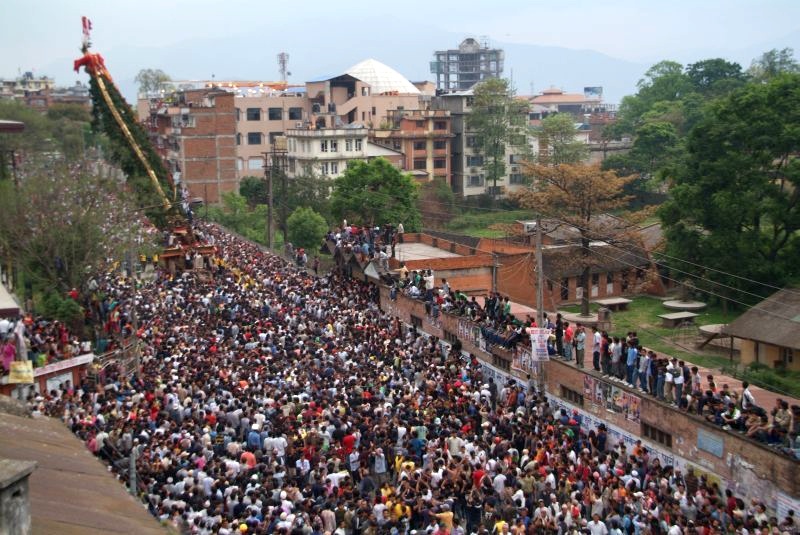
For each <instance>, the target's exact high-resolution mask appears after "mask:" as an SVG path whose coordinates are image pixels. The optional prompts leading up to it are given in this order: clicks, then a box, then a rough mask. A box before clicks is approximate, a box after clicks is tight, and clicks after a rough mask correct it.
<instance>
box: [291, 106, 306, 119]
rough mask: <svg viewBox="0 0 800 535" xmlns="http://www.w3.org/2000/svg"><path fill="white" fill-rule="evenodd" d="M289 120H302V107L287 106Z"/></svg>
mask: <svg viewBox="0 0 800 535" xmlns="http://www.w3.org/2000/svg"><path fill="white" fill-rule="evenodd" d="M289 120H290V121H301V120H303V108H289Z"/></svg>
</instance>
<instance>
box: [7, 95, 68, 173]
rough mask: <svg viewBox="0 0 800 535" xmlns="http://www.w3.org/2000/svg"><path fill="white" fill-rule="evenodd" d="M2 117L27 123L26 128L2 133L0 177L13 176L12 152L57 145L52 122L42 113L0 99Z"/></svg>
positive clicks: (17, 103)
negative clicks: (12, 132) (53, 135)
mask: <svg viewBox="0 0 800 535" xmlns="http://www.w3.org/2000/svg"><path fill="white" fill-rule="evenodd" d="M0 118H2V119H4V120H7V121H19V122H22V123H25V130H24V131H23V132H21V133H15V134H0V178H10V177H11V167H12V163H13V162H12V160H11V154H12V153H14V154H16V155H18V156H22V155H23V153H31V152H44V151H51V150H54V149H55V148H56V147H57V144H56V143H55V141H54V140H53V138H52V123H51V122H50V121H48V119H47V117H45V116H44V115H42V114H41V113H39V112H37V111H35V110H32V109H30V108H28V107H27V106H24V105H23V104H21V103H19V102H14V101H4V100H0Z"/></svg>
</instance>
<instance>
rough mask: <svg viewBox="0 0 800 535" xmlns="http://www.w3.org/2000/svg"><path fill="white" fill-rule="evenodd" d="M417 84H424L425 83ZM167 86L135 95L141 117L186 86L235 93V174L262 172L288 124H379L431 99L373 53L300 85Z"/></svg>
mask: <svg viewBox="0 0 800 535" xmlns="http://www.w3.org/2000/svg"><path fill="white" fill-rule="evenodd" d="M420 85H421V86H422V87H423V88H424V87H425V84H424V83H421V84H420ZM170 87H172V88H174V89H175V91H174V92H165V93H164V94H161V93H160V92H159V93H158V94H153V95H145V96H143V97H142V98H140V99H139V106H138V107H139V117H140V120H146V119H147V117H148V116H149V115H150V113H151V110H152V109H153V108H156V109H158V108H159V107H161V106H172V104H171V103H172V102H174V101H175V100H176V99H177V98H179V97H178V96H179V95H180V94H181V93H182V92H185V91H187V90H188V88H206V89H208V88H215V89H216V90H220V91H225V92H229V93H230V94H231V95H232V96H233V97H234V108H235V114H236V117H235V124H236V130H235V142H236V154H235V158H236V162H235V169H236V176H237V178H238V179H239V180H240V179H241V178H243V177H245V176H250V175H261V174H262V173H263V167H264V164H265V157H264V153H265V152H269V151H270V150H272V146H273V143H274V141H275V139H276V138H277V137H278V136H283V135H287V133H288V132H289V130H301V131H305V130H307V129H317V130H323V129H324V130H340V129H341V128H342V127H344V126H347V125H355V124H358V125H360V126H363V127H365V128H378V127H380V126H381V125H385V124H388V121H389V111H390V110H403V109H410V110H414V109H419V108H420V107H421V106H422V105H423V104H424V103H425V102H426V101H427V100H429V99H430V95H429V94H428V95H426V94H423V93H422V92H421V91H420V89H418V88H417V87H416V86H415V85H414V84H412V83H411V82H409V81H408V80H407V79H406V78H405V77H403V76H402V75H401V74H400V73H398V72H397V71H395V70H394V69H391V68H390V67H388V66H386V65H384V64H382V63H380V62H379V61H376V60H374V59H368V60H365V61H362V62H360V63H358V64H356V65H353V66H352V67H350V68H349V69H347V70H346V71H345V72H344V73H342V74H340V75H337V76H332V77H325V78H319V79H315V80H313V81H309V82H306V84H305V85H303V86H288V85H287V84H286V83H285V82H245V81H230V82H225V81H185V82H172V83H171V84H170ZM365 147H366V145H365ZM370 151H371V154H372V155H377V154H378V153H381V154H382V155H384V156H386V157H389V159H397V154H396V152H395V151H393V150H389V151H387V150H384V149H383V148H380V147H374V148H372V149H370ZM300 160H303V155H302V154H297V155H296V158H295V159H294V161H295V162H297V161H300ZM331 163H335V162H331ZM295 165H299V164H297V163H295ZM337 168H338V164H337ZM319 170H320V171H322V168H321V167H320V169H319ZM340 172H341V171H338V172H337V173H331V172H330V166H329V172H328V175H329V176H335V175H337V174H338V173H340Z"/></svg>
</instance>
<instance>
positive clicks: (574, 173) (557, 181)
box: [515, 164, 634, 316]
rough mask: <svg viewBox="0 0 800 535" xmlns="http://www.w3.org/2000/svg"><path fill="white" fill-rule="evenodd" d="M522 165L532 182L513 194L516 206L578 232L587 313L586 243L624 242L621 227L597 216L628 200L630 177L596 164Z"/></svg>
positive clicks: (588, 259) (590, 262)
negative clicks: (532, 211)
mask: <svg viewBox="0 0 800 535" xmlns="http://www.w3.org/2000/svg"><path fill="white" fill-rule="evenodd" d="M524 167H525V172H526V174H527V175H528V176H529V177H530V178H531V181H532V185H531V188H530V189H526V190H523V191H521V192H519V193H518V194H517V195H516V196H515V197H516V199H517V200H518V201H519V203H520V205H521V206H522V207H524V208H530V209H532V210H536V211H537V212H538V213H540V214H541V215H543V216H545V217H552V218H556V219H558V220H560V221H563V222H564V223H566V224H569V225H571V226H573V227H575V229H576V230H577V232H578V234H579V235H580V245H581V266H582V272H581V287H582V288H583V298H582V300H581V314H583V315H585V316H586V315H589V278H590V274H591V268H592V266H593V265H594V263H595V262H596V260H595V258H594V257H593V253H592V249H591V247H590V245H591V243H592V241H595V240H602V241H611V240H612V239H616V240H618V241H625V239H624V232H625V231H627V230H628V229H627V227H625V226H620V225H616V224H615V225H611V226H610V225H609V224H608V223H607V221H606V220H605V219H604V220H600V219H598V216H600V215H601V214H603V213H604V212H607V211H609V210H615V209H618V208H620V207H622V206H624V205H625V204H626V203H627V202H628V200H629V199H628V197H627V196H626V195H625V193H624V187H625V185H626V184H628V183H629V182H630V181H632V180H633V179H634V177H620V176H618V175H617V174H616V173H615V172H613V171H603V170H601V169H600V167H599V166H598V165H584V164H558V165H554V166H547V165H540V164H524ZM614 235H616V238H614Z"/></svg>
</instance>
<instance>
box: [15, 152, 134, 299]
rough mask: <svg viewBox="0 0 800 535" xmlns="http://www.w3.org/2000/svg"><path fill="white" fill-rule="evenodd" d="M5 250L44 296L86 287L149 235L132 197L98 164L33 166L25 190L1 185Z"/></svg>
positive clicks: (23, 181) (48, 161)
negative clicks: (110, 260) (91, 278)
mask: <svg viewBox="0 0 800 535" xmlns="http://www.w3.org/2000/svg"><path fill="white" fill-rule="evenodd" d="M0 187H2V188H3V190H2V191H1V192H0V250H2V253H3V256H5V257H6V258H8V257H15V258H17V259H18V260H19V262H20V265H21V266H22V268H23V270H24V272H25V276H26V279H27V280H29V281H31V282H32V283H33V285H34V286H35V287H36V288H37V289H40V290H42V291H43V292H45V293H47V292H55V293H58V294H63V293H64V292H66V291H67V290H69V289H70V288H73V287H80V286H81V284H82V283H83V282H84V280H85V279H86V274H87V273H92V272H96V271H97V270H98V269H99V268H100V266H102V265H103V264H105V262H106V260H107V259H108V258H119V257H120V256H121V253H122V252H123V251H128V250H130V248H132V247H138V246H139V244H140V243H143V241H144V240H145V239H146V236H147V233H146V232H145V230H144V227H143V224H142V222H141V214H140V212H139V211H138V210H136V209H135V205H134V204H133V203H132V201H131V199H130V197H129V196H128V195H127V194H126V192H125V189H124V188H123V187H121V184H120V183H119V181H118V180H116V179H115V178H113V173H112V172H111V171H110V170H104V167H103V166H102V165H98V164H97V162H90V161H79V162H76V163H70V162H67V161H66V160H65V159H63V158H59V157H57V156H55V157H54V156H52V155H45V156H42V157H40V158H35V157H32V158H29V160H28V161H26V163H25V164H24V166H23V167H22V169H21V170H20V179H19V185H18V186H17V187H15V186H14V185H13V184H12V183H10V182H9V181H5V182H3V183H2V184H0Z"/></svg>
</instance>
